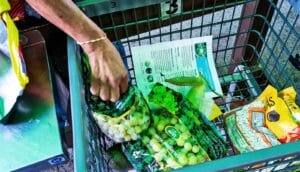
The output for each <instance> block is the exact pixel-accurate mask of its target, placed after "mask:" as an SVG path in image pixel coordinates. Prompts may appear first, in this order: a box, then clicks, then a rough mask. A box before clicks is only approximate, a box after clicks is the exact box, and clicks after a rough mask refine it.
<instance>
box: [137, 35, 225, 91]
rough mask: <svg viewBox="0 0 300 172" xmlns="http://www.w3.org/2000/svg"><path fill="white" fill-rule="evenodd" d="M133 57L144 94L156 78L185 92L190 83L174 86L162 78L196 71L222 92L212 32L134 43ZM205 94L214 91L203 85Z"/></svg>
mask: <svg viewBox="0 0 300 172" xmlns="http://www.w3.org/2000/svg"><path fill="white" fill-rule="evenodd" d="M132 59H133V65H134V72H135V77H136V83H137V86H138V88H139V89H140V90H141V91H142V93H143V94H144V96H147V95H148V94H149V93H150V91H151V88H152V87H153V85H154V84H155V83H157V82H159V83H161V84H163V85H165V86H168V87H170V88H172V89H174V90H175V91H178V92H180V93H182V94H183V95H186V94H187V92H188V91H189V89H190V87H182V86H180V87H179V86H174V85H172V84H169V83H166V82H165V79H169V78H172V77H176V76H199V73H200V74H202V76H204V77H205V79H206V80H207V81H208V83H209V84H210V86H211V87H212V88H213V89H214V90H215V91H216V92H217V93H220V94H221V95H223V92H222V89H221V85H220V82H219V79H218V75H217V71H216V67H215V62H214V58H213V53H212V36H205V37H197V38H191V39H184V40H176V41H171V42H162V43H157V44H152V45H144V46H138V47H133V48H132ZM206 96H207V97H216V96H217V95H215V94H214V93H213V92H211V91H210V90H209V89H206Z"/></svg>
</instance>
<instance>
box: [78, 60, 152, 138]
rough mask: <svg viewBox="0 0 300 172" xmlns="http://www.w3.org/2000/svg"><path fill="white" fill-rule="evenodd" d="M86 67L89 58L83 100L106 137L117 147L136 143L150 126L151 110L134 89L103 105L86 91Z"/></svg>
mask: <svg viewBox="0 0 300 172" xmlns="http://www.w3.org/2000/svg"><path fill="white" fill-rule="evenodd" d="M88 63H89V62H88V58H87V57H86V56H84V57H83V72H82V73H83V75H84V77H83V78H85V81H84V82H85V87H86V100H87V104H88V106H89V108H90V110H91V113H92V116H93V118H94V119H95V121H96V123H97V124H98V126H99V127H100V129H101V131H102V132H103V133H104V134H105V135H107V136H108V137H109V138H111V139H112V140H113V141H115V142H117V143H120V142H125V141H131V140H136V139H137V138H138V137H139V134H140V133H141V132H142V131H143V130H145V129H147V128H148V126H149V124H150V109H149V107H148V104H147V102H146V100H145V99H144V97H143V95H142V94H141V92H140V91H139V90H138V89H137V88H136V87H135V86H130V87H129V88H128V90H127V92H126V93H124V94H123V95H122V96H121V97H120V99H119V100H118V101H117V102H115V103H113V102H110V101H102V100H101V99H100V97H99V96H94V95H92V94H91V92H90V91H89V88H90V78H89V77H87V76H90V68H89V64H88Z"/></svg>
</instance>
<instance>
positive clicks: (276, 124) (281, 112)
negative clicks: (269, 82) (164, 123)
mask: <svg viewBox="0 0 300 172" xmlns="http://www.w3.org/2000/svg"><path fill="white" fill-rule="evenodd" d="M288 93H289V94H288ZM281 95H282V96H283V98H284V99H285V101H284V99H282V98H281V97H279V96H278V92H277V90H276V89H275V88H274V87H272V86H268V87H267V88H266V89H265V90H264V91H263V93H262V94H261V95H260V96H259V97H258V100H262V101H264V104H265V108H266V112H265V116H266V126H267V127H268V128H269V129H270V130H271V131H272V132H273V133H274V134H275V136H276V137H277V138H278V139H279V141H280V142H281V143H287V142H292V141H295V140H299V139H300V126H299V125H298V124H297V122H296V120H295V119H294V118H293V114H294V116H296V115H295V114H296V113H297V107H296V109H295V110H292V111H290V110H291V109H292V108H294V107H291V106H293V105H296V103H295V104H293V103H292V102H294V100H295V99H294V98H293V94H292V92H291V91H289V90H285V91H283V92H282V94H281ZM294 96H295V95H294ZM291 99H292V100H291ZM288 101H290V102H288Z"/></svg>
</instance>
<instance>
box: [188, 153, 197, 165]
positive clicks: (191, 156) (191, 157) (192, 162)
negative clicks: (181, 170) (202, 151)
mask: <svg viewBox="0 0 300 172" xmlns="http://www.w3.org/2000/svg"><path fill="white" fill-rule="evenodd" d="M188 157H189V165H195V164H197V157H196V156H195V154H193V153H189V154H188Z"/></svg>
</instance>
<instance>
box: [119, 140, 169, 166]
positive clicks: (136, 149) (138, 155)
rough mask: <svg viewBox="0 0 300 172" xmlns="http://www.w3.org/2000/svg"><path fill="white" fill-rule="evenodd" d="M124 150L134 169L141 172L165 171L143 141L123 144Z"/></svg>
mask: <svg viewBox="0 0 300 172" xmlns="http://www.w3.org/2000/svg"><path fill="white" fill-rule="evenodd" d="M122 150H123V152H124V154H125V156H126V157H127V159H128V161H129V162H130V163H131V164H132V166H133V167H134V169H135V170H137V171H139V172H159V171H162V170H163V169H162V168H161V167H160V165H159V164H158V163H157V162H156V161H155V159H154V157H153V156H152V154H151V153H150V151H149V150H148V148H147V147H146V146H145V145H144V144H143V142H142V140H141V139H139V140H136V141H131V142H125V143H123V144H122Z"/></svg>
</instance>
